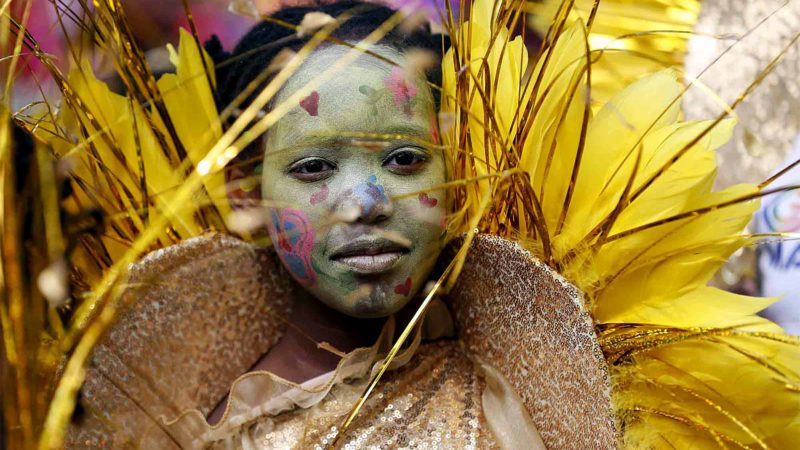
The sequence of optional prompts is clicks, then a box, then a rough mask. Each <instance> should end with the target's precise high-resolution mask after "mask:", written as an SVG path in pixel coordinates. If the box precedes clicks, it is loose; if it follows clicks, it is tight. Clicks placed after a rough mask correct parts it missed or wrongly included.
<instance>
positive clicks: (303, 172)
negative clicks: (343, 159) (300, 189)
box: [289, 158, 336, 181]
mask: <svg viewBox="0 0 800 450" xmlns="http://www.w3.org/2000/svg"><path fill="white" fill-rule="evenodd" d="M335 170H336V167H335V166H334V165H333V164H332V163H330V162H328V161H326V160H324V159H321V158H308V159H304V160H302V161H298V162H296V163H295V164H293V165H292V166H291V167H290V168H289V174H291V176H293V177H295V178H297V179H298V180H301V181H317V180H322V179H325V178H328V177H329V176H331V175H332V174H333V172H334V171H335Z"/></svg>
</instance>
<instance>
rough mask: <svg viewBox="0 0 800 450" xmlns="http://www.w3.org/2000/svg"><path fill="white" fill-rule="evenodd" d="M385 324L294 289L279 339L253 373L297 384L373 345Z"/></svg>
mask: <svg viewBox="0 0 800 450" xmlns="http://www.w3.org/2000/svg"><path fill="white" fill-rule="evenodd" d="M385 323H386V319H385V318H381V319H357V318H354V317H350V316H347V315H345V314H342V313H340V312H338V311H336V310H334V309H332V308H329V307H328V306H326V305H325V304H323V303H322V302H320V301H319V300H317V299H316V298H314V297H312V296H311V295H310V294H308V293H307V292H305V291H302V290H298V291H297V294H296V295H295V299H294V305H293V306H292V312H291V314H290V315H289V318H288V323H287V326H286V331H285V333H284V335H283V337H281V339H280V341H278V343H277V344H275V346H274V347H272V348H271V349H270V350H269V352H267V354H266V355H264V357H262V358H261V359H260V360H259V361H258V362H257V363H256V365H255V366H254V367H253V370H268V371H270V372H272V373H274V374H275V375H278V376H280V377H282V378H285V379H287V380H290V381H293V382H295V383H301V382H303V381H306V380H309V379H311V378H314V377H316V376H319V375H322V374H324V373H327V372H330V371H331V370H334V369H335V368H336V365H337V364H338V363H339V360H340V359H341V355H344V354H345V353H348V352H351V351H353V350H354V349H356V348H359V347H368V346H370V345H372V344H374V343H375V340H376V339H377V338H378V335H379V334H380V332H381V329H382V327H383V325H384V324H385ZM323 344H325V345H323Z"/></svg>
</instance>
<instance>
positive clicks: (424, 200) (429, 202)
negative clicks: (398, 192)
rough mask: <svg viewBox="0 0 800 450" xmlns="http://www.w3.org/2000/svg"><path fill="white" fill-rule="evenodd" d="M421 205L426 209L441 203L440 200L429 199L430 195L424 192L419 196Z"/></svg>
mask: <svg viewBox="0 0 800 450" xmlns="http://www.w3.org/2000/svg"><path fill="white" fill-rule="evenodd" d="M419 203H420V204H421V205H422V206H424V207H426V208H433V207H435V206H436V205H437V204H438V203H439V200H437V199H435V198H434V197H428V194H427V193H425V192H423V193H421V194H419Z"/></svg>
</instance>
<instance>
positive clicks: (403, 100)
mask: <svg viewBox="0 0 800 450" xmlns="http://www.w3.org/2000/svg"><path fill="white" fill-rule="evenodd" d="M383 82H384V85H385V86H386V88H387V89H389V91H390V92H391V93H392V94H394V104H395V106H397V107H398V108H400V109H401V110H402V111H403V112H404V113H405V114H406V115H407V116H410V115H411V114H413V112H412V110H411V101H412V100H413V99H414V97H416V96H417V87H416V86H415V85H414V84H413V83H408V82H407V81H406V74H405V71H404V70H403V69H401V68H400V67H393V68H392V73H391V74H390V75H389V76H387V77H386V78H384V80H383Z"/></svg>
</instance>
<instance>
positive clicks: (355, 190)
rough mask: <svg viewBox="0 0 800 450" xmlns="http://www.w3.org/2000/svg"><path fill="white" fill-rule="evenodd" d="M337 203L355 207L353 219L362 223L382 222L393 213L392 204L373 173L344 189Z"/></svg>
mask: <svg viewBox="0 0 800 450" xmlns="http://www.w3.org/2000/svg"><path fill="white" fill-rule="evenodd" d="M338 203H339V204H340V205H342V206H343V207H350V208H355V209H356V218H355V220H356V221H358V222H362V223H378V222H382V221H384V220H386V219H388V218H389V217H391V215H392V214H393V213H394V205H393V203H392V201H391V199H390V198H389V195H388V194H387V193H386V191H385V189H384V187H383V186H382V185H381V184H380V183H379V182H378V180H377V178H376V177H375V175H371V176H370V177H368V178H367V180H366V181H364V182H361V183H359V184H357V185H356V186H354V187H352V188H350V189H348V190H347V191H345V192H344V193H343V195H342V196H341V198H340V201H339V202H338Z"/></svg>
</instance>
